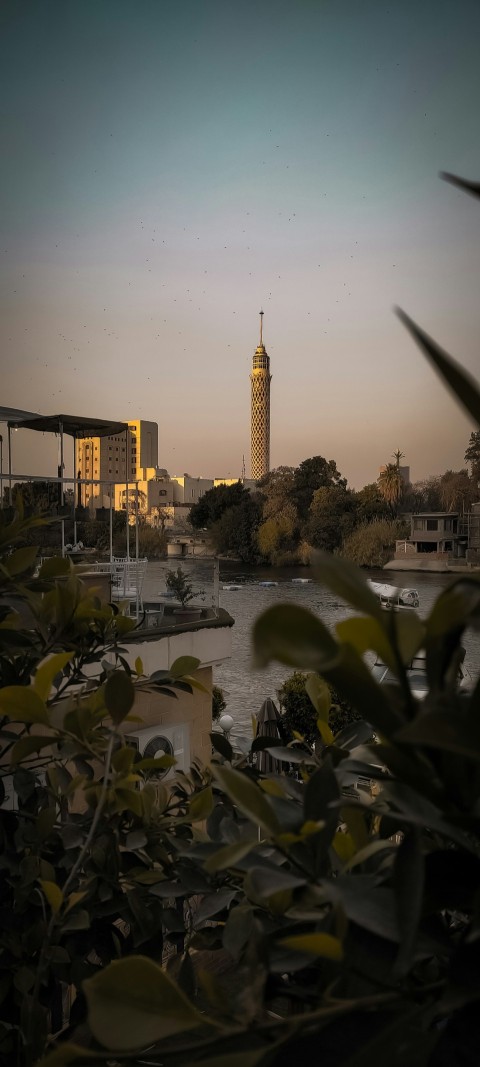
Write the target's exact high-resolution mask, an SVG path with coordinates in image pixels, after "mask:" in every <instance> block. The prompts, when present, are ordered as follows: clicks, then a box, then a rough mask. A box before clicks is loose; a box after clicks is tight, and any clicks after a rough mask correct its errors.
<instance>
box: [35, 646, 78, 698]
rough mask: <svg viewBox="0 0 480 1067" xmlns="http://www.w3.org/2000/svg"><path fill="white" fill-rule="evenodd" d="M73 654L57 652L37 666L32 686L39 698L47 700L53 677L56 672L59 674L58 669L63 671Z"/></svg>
mask: <svg viewBox="0 0 480 1067" xmlns="http://www.w3.org/2000/svg"><path fill="white" fill-rule="evenodd" d="M73 656H74V653H73V652H58V653H57V654H56V655H55V656H50V657H49V658H48V659H47V660H45V662H44V663H41V664H40V666H39V667H37V670H36V671H35V676H34V679H33V688H34V690H35V692H36V693H37V694H38V696H39V697H40V699H41V700H48V698H49V696H50V690H51V688H52V684H53V679H54V678H55V677H56V675H57V674H60V671H63V668H64V667H66V665H67V663H70V660H71V659H73Z"/></svg>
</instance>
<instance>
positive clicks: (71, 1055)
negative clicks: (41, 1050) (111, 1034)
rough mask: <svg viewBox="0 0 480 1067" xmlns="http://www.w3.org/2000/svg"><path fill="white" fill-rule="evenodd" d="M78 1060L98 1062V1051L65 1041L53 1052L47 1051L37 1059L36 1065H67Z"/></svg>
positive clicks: (48, 1066)
mask: <svg viewBox="0 0 480 1067" xmlns="http://www.w3.org/2000/svg"><path fill="white" fill-rule="evenodd" d="M78 1060H82V1061H83V1060H96V1061H97V1064H98V1052H95V1049H88V1048H82V1047H81V1045H74V1044H73V1043H72V1042H71V1041H66V1042H65V1043H62V1044H61V1045H59V1047H58V1048H56V1049H55V1051H54V1052H49V1053H48V1055H47V1056H44V1057H43V1058H42V1059H41V1060H39V1062H38V1064H37V1067H68V1064H69V1063H77V1062H78Z"/></svg>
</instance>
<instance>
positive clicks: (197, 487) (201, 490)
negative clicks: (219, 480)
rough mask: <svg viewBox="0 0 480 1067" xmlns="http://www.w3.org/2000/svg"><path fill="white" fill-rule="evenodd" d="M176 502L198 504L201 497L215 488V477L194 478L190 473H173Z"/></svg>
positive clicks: (172, 479)
mask: <svg viewBox="0 0 480 1067" xmlns="http://www.w3.org/2000/svg"><path fill="white" fill-rule="evenodd" d="M171 481H172V482H173V483H174V503H175V504H190V505H191V504H197V503H198V501H199V500H200V497H202V496H204V494H205V493H206V492H208V490H209V489H213V485H214V479H213V478H192V476H191V475H190V474H182V475H178V474H172V477H171Z"/></svg>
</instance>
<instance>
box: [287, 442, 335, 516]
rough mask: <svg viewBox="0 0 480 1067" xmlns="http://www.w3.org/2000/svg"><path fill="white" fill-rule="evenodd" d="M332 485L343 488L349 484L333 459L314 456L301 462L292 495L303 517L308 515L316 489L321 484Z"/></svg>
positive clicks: (295, 475) (296, 473)
mask: <svg viewBox="0 0 480 1067" xmlns="http://www.w3.org/2000/svg"><path fill="white" fill-rule="evenodd" d="M332 485H338V486H341V487H343V488H346V485H347V480H346V478H342V475H341V474H340V472H339V471H338V470H337V465H336V463H335V461H334V460H333V459H324V458H323V456H312V457H311V458H310V459H304V460H303V462H302V463H300V466H299V467H297V468H296V470H295V474H294V479H293V487H292V492H291V496H292V500H293V501H294V503H295V506H296V508H297V512H298V515H299V517H300V518H301V519H303V520H305V519H307V517H308V512H309V508H310V505H311V503H312V499H313V494H314V492H315V490H316V489H320V487H321V486H332Z"/></svg>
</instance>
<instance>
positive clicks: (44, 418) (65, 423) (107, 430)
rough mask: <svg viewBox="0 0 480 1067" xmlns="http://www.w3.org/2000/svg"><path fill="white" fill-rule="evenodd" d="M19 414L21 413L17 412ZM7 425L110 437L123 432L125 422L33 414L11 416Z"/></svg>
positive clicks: (13, 427) (45, 431) (78, 434)
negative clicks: (27, 416) (20, 416)
mask: <svg viewBox="0 0 480 1067" xmlns="http://www.w3.org/2000/svg"><path fill="white" fill-rule="evenodd" d="M19 414H21V413H19ZM8 425H9V426H11V427H12V429H16V430H38V431H40V433H62V432H63V433H67V434H69V435H70V437H77V438H78V437H80V438H81V437H110V435H111V434H115V433H125V430H127V429H128V423H126V422H112V421H111V420H109V419H89V418H87V416H86V415H34V416H31V417H30V418H13V419H9V420H8Z"/></svg>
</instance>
